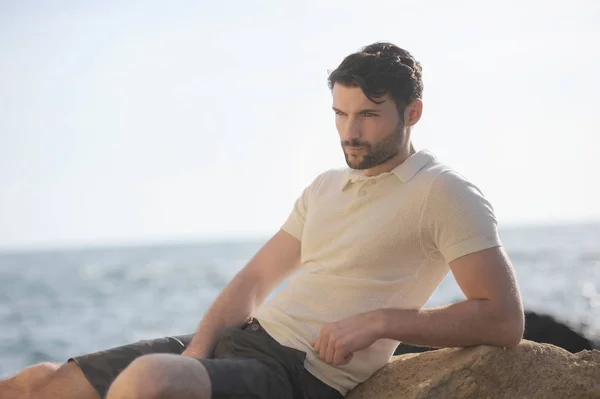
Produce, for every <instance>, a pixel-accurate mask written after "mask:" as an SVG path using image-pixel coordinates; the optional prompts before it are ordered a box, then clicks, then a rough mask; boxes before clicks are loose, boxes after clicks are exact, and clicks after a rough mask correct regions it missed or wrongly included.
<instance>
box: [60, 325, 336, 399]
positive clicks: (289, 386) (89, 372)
mask: <svg viewBox="0 0 600 399" xmlns="http://www.w3.org/2000/svg"><path fill="white" fill-rule="evenodd" d="M192 336H193V334H189V335H180V336H174V337H165V338H158V339H153V340H144V341H138V342H136V343H133V344H129V345H124V346H119V347H116V348H112V349H108V350H103V351H99V352H95V353H90V354H87V355H83V356H77V357H73V358H70V359H69V360H68V361H74V362H76V363H77V364H78V365H79V367H80V368H81V370H82V371H83V373H84V374H85V376H86V378H87V379H88V380H89V382H90V383H91V384H92V385H93V387H94V388H95V389H96V391H97V392H98V394H99V395H100V397H101V398H104V397H105V396H106V392H107V391H108V387H109V386H110V384H111V383H112V382H113V381H114V380H115V378H116V377H117V375H119V373H120V372H121V371H123V370H124V369H125V368H126V367H127V366H128V365H129V364H130V363H131V362H132V361H133V360H134V359H136V358H137V357H139V356H142V355H147V354H152V353H172V354H181V353H182V352H183V351H184V349H185V348H186V347H187V345H188V344H189V343H190V341H191V340H192ZM305 357H306V354H305V353H304V352H302V351H299V350H296V349H293V348H289V347H287V346H283V345H280V344H279V343H278V342H277V341H275V339H273V338H272V337H271V336H270V335H269V334H267V332H266V331H265V330H264V329H263V328H262V327H261V325H260V324H259V323H258V321H257V320H252V321H251V322H250V323H249V324H248V325H246V326H244V327H242V328H230V329H226V330H224V331H222V332H221V333H220V334H219V338H218V341H217V343H216V345H215V349H214V355H213V357H212V358H210V359H198V361H199V362H201V363H202V365H204V367H205V368H206V371H207V372H208V375H209V377H210V380H211V385H212V397H213V399H226V398H230V399H241V398H246V399H251V398H252V399H259V398H260V399H271V398H277V399H313V398H314V399H317V398H319V399H334V398H335V399H340V398H343V396H342V395H341V394H340V393H339V392H338V391H337V390H335V389H333V388H332V387H330V386H329V385H327V384H325V383H323V382H322V381H321V380H319V379H317V378H316V377H314V376H313V375H312V374H310V373H309V372H308V371H307V370H306V369H305V368H304V359H305Z"/></svg>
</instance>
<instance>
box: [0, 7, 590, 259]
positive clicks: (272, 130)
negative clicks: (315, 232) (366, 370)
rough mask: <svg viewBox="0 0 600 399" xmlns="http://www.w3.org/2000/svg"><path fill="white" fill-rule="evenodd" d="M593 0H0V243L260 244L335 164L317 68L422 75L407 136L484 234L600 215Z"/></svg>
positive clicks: (336, 151)
mask: <svg viewBox="0 0 600 399" xmlns="http://www.w3.org/2000/svg"><path fill="white" fill-rule="evenodd" d="M598 21H600V2H598V1H596V0H572V1H570V2H564V1H562V2H559V1H556V0H554V1H552V0H550V1H549V0H529V1H527V0H518V1H517V0H510V1H508V0H502V1H495V2H493V3H492V2H483V1H476V0H473V1H453V2H448V1H445V0H436V1H433V0H432V1H411V2H406V1H398V0H394V1H383V2H376V1H372V2H370V3H369V2H366V1H364V0H363V1H360V2H359V1H349V0H343V1H341V0H339V1H338V0H336V1H322V0H315V1H293V2H287V1H275V0H272V1H260V2H256V1H255V2H247V1H230V2H218V1H214V2H206V1H196V2H194V1H183V0H178V1H170V2H168V6H166V3H165V2H158V1H126V2H124V1H116V0H113V1H106V0H103V1H99V0H98V1H87V2H72V1H52V2H47V1H41V0H38V1H10V0H0V248H24V247H48V246H70V245H77V246H78V245H88V244H105V243H109V244H112V243H137V242H144V241H148V240H149V241H160V240H177V239H221V238H245V237H263V236H266V235H270V234H271V233H273V232H274V231H275V230H276V229H277V228H279V226H280V224H281V223H282V222H283V221H284V219H285V218H286V217H287V215H288V213H289V212H290V210H291V207H292V205H293V201H294V200H295V199H296V197H297V196H298V195H299V194H300V192H301V190H302V189H303V188H304V186H305V185H306V184H308V183H310V181H311V180H312V179H313V178H314V177H315V176H316V175H317V174H318V173H320V172H321V171H323V170H325V169H328V168H337V167H343V166H345V163H344V158H343V155H342V151H341V148H340V146H339V140H338V137H337V132H336V130H335V126H334V116H333V111H331V94H330V92H329V90H328V88H327V84H326V77H327V70H328V69H333V68H335V67H336V66H337V65H338V64H339V63H340V62H341V60H342V59H343V57H344V56H346V55H347V54H349V53H351V52H354V51H356V50H358V49H359V48H360V47H362V46H364V45H366V44H370V43H372V42H375V41H380V40H388V41H391V42H394V43H395V44H397V45H399V46H400V47H404V48H406V49H408V50H409V51H410V52H412V53H413V55H414V56H415V57H416V58H417V59H418V60H420V61H421V63H422V64H423V68H424V84H425V93H424V101H425V111H424V115H423V119H422V120H421V122H419V124H418V125H417V127H416V128H415V130H414V142H415V145H416V147H417V148H418V149H421V148H428V149H430V150H431V151H433V152H434V153H435V154H436V155H437V156H438V157H439V158H441V159H442V160H443V161H445V162H447V163H449V164H450V165H452V166H454V167H456V168H457V169H458V170H459V171H460V172H462V173H463V174H464V175H466V176H467V177H468V178H470V179H471V180H473V181H474V182H475V183H476V184H477V185H478V186H479V187H480V188H481V189H482V190H483V192H484V193H485V195H486V196H488V197H489V198H490V200H491V201H492V203H493V205H494V207H495V209H496V213H497V215H498V218H499V220H500V223H501V225H504V226H506V225H514V224H532V223H533V224H538V223H555V222H577V221H590V220H600V206H599V204H600V189H599V188H598V185H599V183H598V182H600V179H599V178H598V172H600V167H599V166H598V163H597V161H595V160H594V159H593V158H594V156H598V155H600V151H599V145H600V139H599V138H598V136H599V133H600V95H599V94H598V93H599V92H600V45H598V43H600V24H599V23H598Z"/></svg>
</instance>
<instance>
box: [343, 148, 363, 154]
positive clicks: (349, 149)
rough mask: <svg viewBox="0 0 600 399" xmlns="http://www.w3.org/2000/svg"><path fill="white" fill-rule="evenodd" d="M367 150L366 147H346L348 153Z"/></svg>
mask: <svg viewBox="0 0 600 399" xmlns="http://www.w3.org/2000/svg"><path fill="white" fill-rule="evenodd" d="M364 150H365V148H364V147H346V152H347V153H348V154H359V153H361V152H363V151H364Z"/></svg>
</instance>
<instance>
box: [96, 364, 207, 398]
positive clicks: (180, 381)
mask: <svg viewBox="0 0 600 399" xmlns="http://www.w3.org/2000/svg"><path fill="white" fill-rule="evenodd" d="M106 398H107V399H167V398H168V399H174V398H186V399H210V398H211V384H210V378H209V376H208V373H207V372H206V369H205V368H204V366H203V365H202V363H200V362H199V361H198V360H195V359H193V358H191V357H187V356H180V355H171V354H152V355H146V356H141V357H139V358H137V359H136V360H134V361H133V362H132V363H131V364H130V365H129V367H127V368H126V369H125V370H123V371H122V372H121V373H120V374H119V376H118V377H117V378H116V379H115V381H114V382H113V384H112V385H111V387H110V389H109V390H108V395H107V396H106Z"/></svg>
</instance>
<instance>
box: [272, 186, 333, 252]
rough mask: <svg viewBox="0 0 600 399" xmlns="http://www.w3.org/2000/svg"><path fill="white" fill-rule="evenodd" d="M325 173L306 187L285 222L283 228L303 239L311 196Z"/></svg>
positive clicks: (300, 239)
mask: <svg viewBox="0 0 600 399" xmlns="http://www.w3.org/2000/svg"><path fill="white" fill-rule="evenodd" d="M323 175H324V174H321V175H319V176H317V178H316V179H314V180H313V181H312V183H311V184H310V185H308V186H307V187H305V188H304V190H303V191H302V194H301V195H300V197H298V198H297V199H296V202H295V203H294V206H293V207H292V211H291V213H290V214H289V216H288V218H287V220H286V221H285V222H284V223H283V225H282V227H281V229H282V230H283V231H285V232H287V233H289V234H291V235H292V236H293V237H295V238H296V239H298V240H299V241H302V233H303V232H304V222H305V221H306V216H307V214H308V206H309V204H310V202H311V196H312V194H313V191H314V190H315V187H316V185H317V184H318V183H319V182H320V180H321V179H322V177H323Z"/></svg>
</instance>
